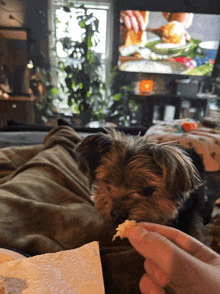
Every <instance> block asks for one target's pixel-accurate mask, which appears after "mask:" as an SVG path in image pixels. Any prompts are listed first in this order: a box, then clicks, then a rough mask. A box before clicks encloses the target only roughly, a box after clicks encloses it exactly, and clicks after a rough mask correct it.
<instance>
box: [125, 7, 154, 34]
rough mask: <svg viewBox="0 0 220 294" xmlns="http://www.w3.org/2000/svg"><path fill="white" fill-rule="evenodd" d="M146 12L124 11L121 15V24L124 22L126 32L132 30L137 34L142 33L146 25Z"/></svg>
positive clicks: (147, 13)
mask: <svg viewBox="0 0 220 294" xmlns="http://www.w3.org/2000/svg"><path fill="white" fill-rule="evenodd" d="M148 15H149V12H148V11H141V12H140V11H138V10H124V11H123V12H122V13H121V22H124V24H125V26H126V28H127V30H129V31H130V30H134V32H135V33H136V34H137V33H138V32H139V31H144V30H145V29H146V27H147V24H148Z"/></svg>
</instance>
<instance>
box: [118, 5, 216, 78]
mask: <svg viewBox="0 0 220 294" xmlns="http://www.w3.org/2000/svg"><path fill="white" fill-rule="evenodd" d="M119 13H120V15H119V21H118V26H119V28H118V29H117V30H116V31H117V32H118V33H119V36H118V39H119V42H118V45H117V46H118V48H117V64H118V68H119V70H121V71H124V72H136V73H137V72H138V73H157V74H158V73H159V74H174V75H176V74H180V75H187V76H212V73H213V69H214V66H215V62H216V58H217V56H218V51H219V36H220V15H218V14H217V13H218V12H217V11H216V14H213V13H212V14H209V13H195V12H183V11H181V12H178V11H177V12H172V13H171V12H166V11H165V10H163V11H152V10H143V9H142V10H134V9H133V10H132V9H130V10H128V11H127V10H124V9H120V12H119ZM140 17H141V18H140ZM141 26H142V30H140V27H141ZM143 27H144V29H143ZM138 28H139V30H138Z"/></svg>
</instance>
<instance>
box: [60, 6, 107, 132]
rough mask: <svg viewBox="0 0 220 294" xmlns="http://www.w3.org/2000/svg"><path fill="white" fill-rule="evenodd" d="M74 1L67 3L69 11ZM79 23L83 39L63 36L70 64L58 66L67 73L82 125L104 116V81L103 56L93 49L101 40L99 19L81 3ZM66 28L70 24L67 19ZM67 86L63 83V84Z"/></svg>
mask: <svg viewBox="0 0 220 294" xmlns="http://www.w3.org/2000/svg"><path fill="white" fill-rule="evenodd" d="M71 7H73V4H72V3H70V4H69V7H65V9H64V11H65V12H67V13H69V12H70V11H71V10H70V8H71ZM76 14H77V20H78V24H79V26H80V27H81V29H82V35H81V41H73V40H71V38H70V37H64V38H62V39H61V40H60V41H61V43H62V46H63V50H64V51H65V52H66V53H67V54H68V58H67V64H64V62H63V61H61V62H58V66H59V68H60V70H61V71H62V72H64V73H65V75H66V77H65V86H66V88H67V95H68V105H69V106H72V107H74V110H75V112H76V113H79V116H80V119H81V125H82V126H85V125H86V124H87V123H88V122H90V121H92V120H97V119H101V118H103V117H105V114H104V108H105V106H106V101H105V90H106V87H105V83H104V82H103V81H102V78H101V75H100V72H101V63H100V57H99V56H98V54H96V53H95V52H94V48H95V47H96V46H97V44H98V42H99V20H98V19H97V18H96V17H95V16H94V15H93V13H89V12H88V9H87V8H85V7H84V5H81V6H79V7H77V8H76ZM66 25H67V28H66V32H67V33H68V31H69V27H68V25H69V24H68V23H66ZM61 87H62V89H63V90H64V89H65V87H64V85H61Z"/></svg>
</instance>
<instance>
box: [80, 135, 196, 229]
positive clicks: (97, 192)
mask: <svg viewBox="0 0 220 294" xmlns="http://www.w3.org/2000/svg"><path fill="white" fill-rule="evenodd" d="M76 151H77V154H78V163H79V168H80V170H81V171H82V172H83V173H84V174H86V175H87V176H88V177H89V178H90V181H91V187H92V194H93V200H94V203H95V208H96V209H97V210H98V211H99V212H100V214H101V215H102V216H103V218H104V219H105V220H106V221H111V222H113V223H115V224H116V225H118V224H120V223H122V222H123V221H124V220H126V219H130V220H136V221H148V222H154V223H160V224H169V221H171V220H172V219H174V218H175V217H176V216H177V213H178V210H179V208H180V207H181V205H182V204H183V202H184V200H185V199H186V198H187V197H188V196H189V193H190V192H191V191H193V190H194V189H196V188H197V187H199V186H200V184H201V180H200V177H199V174H198V172H197V171H196V169H195V168H194V166H193V165H192V163H191V160H190V158H189V157H187V155H186V154H185V153H184V152H183V151H182V150H181V149H180V148H178V147H177V146H174V145H171V144H155V143H153V142H148V141H147V139H146V138H145V137H138V138H137V139H136V140H134V139H133V138H132V137H129V136H126V135H124V134H121V133H118V132H116V131H115V130H111V131H110V132H109V133H107V134H96V135H92V136H89V137H87V138H85V139H84V140H82V142H81V143H80V144H79V145H78V146H77V149H76Z"/></svg>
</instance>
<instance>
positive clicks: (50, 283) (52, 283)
mask: <svg viewBox="0 0 220 294" xmlns="http://www.w3.org/2000/svg"><path fill="white" fill-rule="evenodd" d="M94 269H95V270H94ZM0 290H1V293H2V294H7V293H11V294H19V293H23V294H25V293H26V294H31V293H33V294H48V293H53V294H60V293H66V294H68V293H69V294H78V293H80V294H94V293H97V294H104V293H105V292H104V291H105V290H104V283H103V277H102V267H101V260H100V255H99V246H98V242H91V243H88V244H86V245H84V246H82V247H79V248H77V249H74V250H73V249H72V250H66V251H61V252H57V253H47V254H42V255H37V256H34V257H31V258H24V259H23V258H22V259H18V260H16V261H10V262H6V263H4V264H1V265H0Z"/></svg>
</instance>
